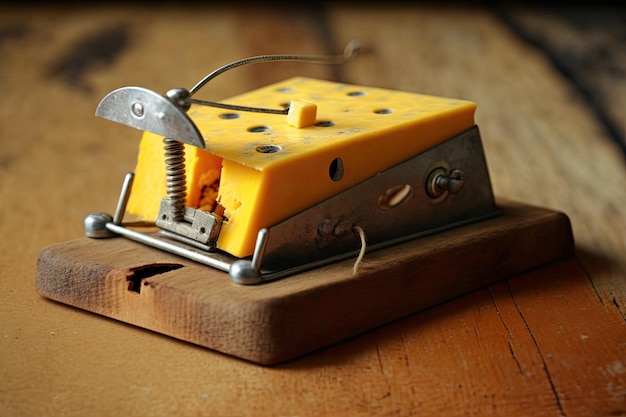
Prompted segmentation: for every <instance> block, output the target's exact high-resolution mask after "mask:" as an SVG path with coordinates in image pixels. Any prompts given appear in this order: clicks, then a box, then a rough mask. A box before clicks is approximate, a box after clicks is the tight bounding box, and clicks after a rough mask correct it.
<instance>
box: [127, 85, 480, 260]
mask: <svg viewBox="0 0 626 417" xmlns="http://www.w3.org/2000/svg"><path fill="white" fill-rule="evenodd" d="M296 99H302V100H306V101H308V102H311V103H314V104H315V105H317V123H316V124H315V125H313V126H308V127H306V128H302V129H298V128H296V127H294V126H291V125H290V124H289V123H287V120H286V117H285V116H284V115H274V114H266V113H253V112H238V113H237V117H233V116H232V115H231V116H224V114H225V113H232V112H230V111H226V110H224V109H218V108H213V107H205V106H197V105H193V106H192V107H191V109H190V110H189V112H188V114H189V116H190V117H191V119H192V120H193V121H194V122H195V123H196V125H197V126H198V129H199V130H200V132H202V135H203V137H204V140H205V143H206V149H205V150H200V149H196V148H193V147H192V146H187V145H186V153H187V183H188V200H187V204H188V205H189V206H191V207H196V208H197V207H198V205H199V204H200V199H201V198H202V196H201V194H202V193H201V191H202V188H203V187H204V189H205V191H206V190H207V189H206V186H207V184H206V183H207V182H208V181H211V178H212V177H211V175H213V176H214V175H215V174H207V173H208V172H209V171H211V170H213V171H214V172H219V171H220V169H221V175H220V176H219V190H218V192H217V201H216V204H215V205H216V206H219V207H223V210H224V216H225V218H226V219H227V220H225V221H224V222H223V224H222V229H221V231H220V235H219V238H218V241H217V246H218V248H220V249H222V250H224V251H226V252H228V253H231V254H233V255H235V256H237V257H245V256H248V255H251V254H252V252H253V250H254V245H255V242H256V237H257V234H258V231H259V229H261V228H264V227H270V226H272V225H274V224H276V223H278V222H280V221H281V220H284V219H286V218H288V217H290V216H292V215H294V214H296V213H298V212H300V211H302V210H304V209H306V208H307V207H310V206H312V205H314V204H316V203H318V202H320V201H323V200H324V199H326V198H329V197H331V196H333V195H335V194H337V193H339V192H341V191H344V190H346V189H348V188H350V187H352V186H354V185H356V184H358V183H360V182H362V181H364V180H366V179H368V178H370V177H372V176H374V175H376V174H377V173H379V172H381V171H383V170H385V169H387V168H390V167H392V166H394V165H396V164H398V163H400V162H403V161H405V160H407V159H409V158H411V157H413V156H415V155H417V154H419V153H421V152H423V151H425V150H428V149H430V148H431V147H433V146H435V145H437V144H439V143H441V142H443V141H444V140H446V139H449V138H451V137H453V136H455V135H457V134H459V133H461V132H463V131H465V130H467V129H469V128H471V127H472V126H474V111H475V108H476V105H475V103H473V102H470V101H464V100H458V99H448V98H441V97H434V96H427V95H421V94H414V93H407V92H400V91H392V90H385V89H380V88H374V87H364V86H355V85H349V84H341V83H334V82H329V81H321V80H314V79H309V78H303V77H296V78H292V79H289V80H286V81H283V82H280V83H277V84H274V85H270V86H267V87H264V88H261V89H258V90H255V91H252V92H248V93H244V94H242V95H239V96H236V97H233V98H231V99H229V100H225V102H227V103H232V104H236V105H244V106H251V107H270V108H272V107H277V108H279V107H280V106H281V105H283V104H284V103H286V102H290V101H293V100H296ZM162 154H163V152H162V145H161V142H160V140H158V137H157V136H156V135H153V134H150V133H146V134H145V135H144V137H143V139H142V141H141V145H140V150H139V158H138V163H137V169H136V171H135V178H136V179H135V183H134V186H133V190H132V192H131V197H130V201H129V204H128V208H127V209H128V211H129V212H130V213H132V214H137V215H139V216H142V217H145V218H149V219H150V218H154V217H156V214H157V212H158V207H159V202H160V200H161V198H163V197H164V196H165V168H164V163H163V156H162ZM337 159H340V160H341V162H342V165H343V176H342V177H341V178H340V179H339V178H337V177H333V175H332V172H331V171H332V166H333V164H336V162H333V161H336V160H337ZM203 182H204V184H203ZM214 182H215V181H213V183H214ZM205 197H206V196H205ZM209 199H210V197H209Z"/></svg>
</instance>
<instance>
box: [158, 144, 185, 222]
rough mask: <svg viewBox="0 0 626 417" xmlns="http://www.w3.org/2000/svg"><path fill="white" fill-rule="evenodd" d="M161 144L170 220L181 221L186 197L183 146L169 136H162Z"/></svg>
mask: <svg viewBox="0 0 626 417" xmlns="http://www.w3.org/2000/svg"><path fill="white" fill-rule="evenodd" d="M163 145H164V146H163V148H164V150H165V178H166V183H167V197H168V198H169V199H170V201H171V203H172V220H173V221H182V220H183V219H184V216H185V199H186V198H187V182H186V180H187V176H186V174H185V146H184V145H183V143H182V142H178V141H177V140H174V139H170V138H164V139H163Z"/></svg>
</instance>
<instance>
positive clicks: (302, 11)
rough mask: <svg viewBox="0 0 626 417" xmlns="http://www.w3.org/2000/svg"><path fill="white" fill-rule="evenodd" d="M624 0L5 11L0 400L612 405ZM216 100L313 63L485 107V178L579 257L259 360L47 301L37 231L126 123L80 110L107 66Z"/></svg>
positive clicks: (54, 223)
mask: <svg viewBox="0 0 626 417" xmlns="http://www.w3.org/2000/svg"><path fill="white" fill-rule="evenodd" d="M625 22H626V20H625V19H624V12H623V11H622V10H621V9H616V10H603V9H601V10H591V9H589V10H582V11H580V10H578V11H577V10H562V9H561V10H558V9H557V10H555V9H531V8H527V7H522V6H520V5H517V6H516V5H510V6H508V7H504V6H501V7H499V8H495V7H493V8H480V7H478V6H464V7H460V6H458V7H454V6H451V5H449V4H444V5H443V6H434V5H429V4H420V3H417V4H416V5H414V6H409V5H405V4H398V5H394V4H391V5H389V4H384V3H383V5H381V6H380V7H375V6H374V5H372V4H366V5H362V6H358V5H357V4H352V3H337V4H333V3H330V4H325V5H322V4H316V3H313V4H312V5H310V6H302V7H298V8H297V9H289V8H287V7H286V6H281V7H278V6H274V7H272V8H270V9H267V8H261V7H259V6H254V5H253V4H252V3H250V4H244V5H238V6H235V7H226V6H218V5H215V4H212V3H209V5H207V6H206V7H200V5H199V4H197V3H191V4H188V5H182V6H177V7H173V6H165V5H160V4H158V3H157V4H156V5H149V4H148V3H139V4H137V5H135V6H129V5H126V6H125V5H122V4H115V3H113V4H111V5H105V4H101V5H100V6H92V7H84V8H78V7H77V6H72V7H71V6H63V7H61V6H59V7H56V8H48V9H46V8H42V6H37V7H31V6H24V7H20V6H19V5H18V4H13V5H6V4H3V5H2V6H0V92H1V93H2V98H1V99H0V141H1V142H0V143H1V145H2V146H0V237H1V239H0V276H1V279H0V286H1V294H2V300H1V301H0V415H1V416H31V415H37V416H48V415H49V416H61V415H62V416H74V415H80V416H84V415H89V416H91V415H93V416H100V415H102V416H110V415H125V416H160V415H173V416H191V415H211V416H223V415H228V416H230V415H250V416H270V415H271V416H320V415H321V416H324V415H398V416H408V415H426V416H433V415H443V416H455V415H458V416H461V415H463V416H465V415H468V416H469V415H475V416H485V415H499V416H512V415H519V416H531V415H532V416H544V415H545V416H568V417H571V416H616V415H626V322H625V319H624V317H625V314H626V256H625V254H626V210H625V209H624V207H626V170H625V164H624V162H625V161H624V149H626V147H625V145H624V142H623V141H624V120H625V119H624V116H625V115H626V113H625V102H624V99H625V98H626V84H625V81H624V80H625V75H626V63H625V62H624V60H625V59H626V57H625V56H624V54H623V51H624V46H625V45H624V39H625V38H624V36H623V35H624V27H626V24H625ZM354 38H358V39H360V40H361V41H362V43H363V44H364V49H363V53H362V54H361V56H360V57H358V58H357V59H356V60H354V61H352V62H350V63H349V64H347V65H344V66H342V67H328V66H319V65H303V64H288V63H283V64H278V63H275V64H259V65H254V66H251V67H243V68H240V69H237V70H234V71H233V72H232V73H227V74H224V75H223V76H221V77H219V78H218V79H216V80H215V81H213V82H212V83H211V84H209V85H208V86H207V87H206V88H205V89H204V90H203V92H202V96H203V97H202V98H205V99H209V100H216V99H223V98H226V97H228V96H231V95H234V94H237V93H241V92H245V91H248V90H250V89H252V88H256V87H260V86H263V85H266V84H268V83H271V82H275V81H279V80H282V79H285V78H288V77H291V76H294V75H307V76H313V77H319V78H325V79H331V80H337V81H343V82H349V83H355V84H365V85H371V86H379V87H385V88H393V89H399V90H407V91H414V92H421V93H428V94H434V95H441V96H448V97H457V98H464V99H470V100H473V101H475V102H477V103H478V110H477V115H476V120H477V123H478V125H479V126H480V128H481V133H482V136H483V140H484V146H485V151H486V155H487V159H488V163H489V168H490V172H491V176H492V181H493V187H494V191H495V193H496V194H497V195H498V196H499V197H504V198H508V199H512V200H517V201H521V202H526V203H529V204H534V205H540V206H544V207H548V208H552V209H555V210H559V211H562V212H564V213H566V214H567V215H568V216H569V217H570V219H571V221H572V227H573V231H574V237H575V240H576V256H575V257H573V258H571V259H566V260H563V261H559V262H556V263H553V264H551V265H547V266H545V267H542V268H539V269H536V270H533V271H530V272H528V273H525V274H523V275H520V276H516V277H511V278H510V279H507V280H506V281H504V282H499V283H497V284H494V285H491V286H489V287H488V288H485V289H481V290H478V291H475V292H473V293H471V294H468V295H466V296H463V297H460V298H457V299H455V300H453V301H450V302H448V303H445V304H443V305H440V306H437V307H435V308H431V309H429V310H427V311H425V312H422V313H420V314H415V315H413V316H411V317H408V318H406V319H402V320H400V321H397V322H394V323H392V324H390V325H388V326H384V327H382V328H379V329H376V330H374V331H371V332H369V333H367V334H364V335H362V336H359V337H356V338H354V339H352V340H349V341H346V342H344V343H340V344H338V345H336V346H332V347H330V348H327V349H324V350H322V351H319V352H316V353H314V354H311V355H307V356H305V357H303V358H300V359H297V360H294V361H290V362H288V363H285V364H282V365H279V366H275V367H262V366H258V365H254V364H251V363H247V362H245V361H242V360H239V359H235V358H231V357H228V356H225V355H222V354H219V353H215V352H212V351H210V350H207V349H203V348H200V347H197V346H194V345H191V344H187V343H183V342H180V341H177V340H174V339H171V338H168V337H165V336H162V335H159V334H156V333H153V332H149V331H146V330H142V329H139V328H135V327H132V326H129V325H126V324H123V323H119V322H116V321H114V320H110V319H106V318H103V317H100V316H97V315H94V314H90V313H86V312H82V311H79V310H77V309H74V308H71V307H67V306H65V305H62V304H58V303H54V302H51V301H48V300H46V299H43V298H42V297H40V296H39V294H38V293H37V292H36V290H35V286H34V271H35V263H36V259H37V255H38V253H39V252H40V250H41V249H42V248H43V247H45V246H47V245H49V244H53V243H58V242H63V241H67V240H70V239H74V238H78V237H82V236H83V230H82V219H83V217H84V216H85V215H86V214H88V213H90V212H94V211H108V212H112V211H113V210H114V207H115V204H116V201H117V195H118V193H119V187H120V184H121V179H122V177H123V175H124V173H125V172H127V171H129V170H132V169H133V168H134V164H135V160H136V153H137V145H138V139H139V137H138V135H137V133H133V132H134V131H132V130H131V129H129V128H127V127H124V126H119V125H116V124H114V123H111V122H107V121H104V120H101V119H97V118H95V117H94V109H95V106H96V105H97V103H98V102H99V100H100V99H101V98H102V97H103V96H104V95H105V94H106V93H108V92H109V91H111V90H113V89H115V88H117V87H121V86H123V85H141V86H144V87H147V88H151V89H153V90H155V91H166V90H167V89H169V88H173V87H179V86H183V87H187V88H189V87H191V86H192V85H193V84H195V83H196V82H197V81H198V80H199V79H200V78H201V77H202V76H204V75H205V74H207V73H208V72H209V71H211V70H213V69H215V68H217V67H218V66H221V65H223V64H226V63H228V62H231V61H234V60H236V59H239V58H243V57H247V56H251V55H258V54H266V53H306V54H329V53H336V52H337V51H341V50H342V48H343V45H344V44H345V43H346V42H347V41H349V40H351V39H354Z"/></svg>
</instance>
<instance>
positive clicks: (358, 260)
mask: <svg viewBox="0 0 626 417" xmlns="http://www.w3.org/2000/svg"><path fill="white" fill-rule="evenodd" d="M353 230H354V231H355V232H357V233H358V234H359V237H360V238H361V251H360V252H359V256H358V257H357V258H356V261H355V262H354V267H353V268H352V275H356V274H357V273H358V269H359V265H360V264H361V261H362V260H363V256H365V248H366V241H365V232H364V231H363V229H362V228H361V227H359V226H354V228H353Z"/></svg>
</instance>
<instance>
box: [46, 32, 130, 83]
mask: <svg viewBox="0 0 626 417" xmlns="http://www.w3.org/2000/svg"><path fill="white" fill-rule="evenodd" d="M130 38H131V36H130V30H129V28H128V26H127V25H125V24H118V25H115V26H112V27H107V28H105V29H100V30H98V31H96V32H94V33H90V34H88V35H86V36H85V37H83V38H82V39H80V40H78V41H77V42H76V43H75V44H74V45H72V46H71V47H70V49H69V50H68V51H67V53H66V54H64V55H63V56H61V57H59V59H58V60H57V61H56V62H55V63H53V64H52V65H51V66H50V68H49V69H48V74H47V75H48V76H49V77H50V78H54V79H57V80H60V81H62V82H63V83H65V84H66V85H68V86H70V87H73V88H78V89H81V90H84V91H86V92H88V91H90V90H91V87H90V86H89V84H88V82H87V80H86V76H87V74H88V73H89V72H90V71H93V70H94V69H97V68H99V67H102V66H108V65H111V64H112V63H113V62H114V61H115V60H116V59H117V58H118V57H119V56H120V55H121V54H122V52H124V50H126V49H127V48H128V46H129V45H130Z"/></svg>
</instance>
